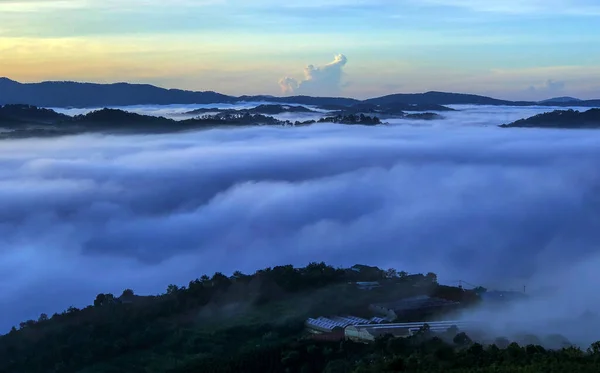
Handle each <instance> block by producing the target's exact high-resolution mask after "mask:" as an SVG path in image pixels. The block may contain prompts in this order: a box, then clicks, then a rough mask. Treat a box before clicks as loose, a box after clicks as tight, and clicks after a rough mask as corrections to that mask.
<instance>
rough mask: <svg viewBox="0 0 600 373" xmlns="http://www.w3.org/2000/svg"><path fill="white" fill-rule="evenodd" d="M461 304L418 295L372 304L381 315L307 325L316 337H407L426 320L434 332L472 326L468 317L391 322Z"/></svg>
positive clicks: (314, 321) (313, 321) (313, 320)
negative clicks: (453, 319)
mask: <svg viewBox="0 0 600 373" xmlns="http://www.w3.org/2000/svg"><path fill="white" fill-rule="evenodd" d="M458 305H459V303H458V302H452V301H448V300H445V299H440V298H433V297H428V296H419V297H412V298H406V299H402V300H400V301H397V302H391V303H380V304H372V305H370V306H369V310H371V312H373V313H375V314H378V315H379V316H375V317H372V318H370V319H367V318H361V317H356V316H335V317H329V318H328V317H318V318H310V319H308V320H307V321H306V323H305V325H306V330H307V332H309V333H310V334H311V336H312V338H313V339H317V340H344V339H349V340H353V341H357V342H371V341H374V340H375V339H376V338H377V337H381V336H384V335H388V334H391V335H393V336H395V337H408V336H411V335H413V334H414V333H416V332H418V331H419V330H420V329H421V328H423V327H424V325H425V324H427V325H428V326H429V330H431V331H434V332H445V331H447V330H448V329H450V328H452V327H455V328H457V329H458V330H466V329H469V328H471V327H473V326H474V324H473V323H470V322H466V321H431V322H424V321H417V322H403V323H393V322H391V321H393V320H396V319H399V318H401V319H410V318H412V317H416V316H417V315H421V316H422V315H427V314H428V313H431V314H433V313H435V312H445V311H450V310H453V309H455V307H457V306H458Z"/></svg>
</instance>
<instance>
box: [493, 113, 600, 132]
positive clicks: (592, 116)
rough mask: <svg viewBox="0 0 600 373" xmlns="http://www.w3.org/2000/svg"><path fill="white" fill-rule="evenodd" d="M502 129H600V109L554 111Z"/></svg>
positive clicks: (519, 121) (506, 125)
mask: <svg viewBox="0 0 600 373" xmlns="http://www.w3.org/2000/svg"><path fill="white" fill-rule="evenodd" d="M500 127H503V128H510V127H532V128H534V127H539V128H598V127H600V109H590V110H587V111H582V112H581V111H578V110H573V109H569V110H554V111H552V112H549V113H542V114H538V115H534V116H532V117H529V118H525V119H519V120H517V121H516V122H513V123H510V124H502V125H500Z"/></svg>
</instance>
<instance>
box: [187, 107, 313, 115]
mask: <svg viewBox="0 0 600 373" xmlns="http://www.w3.org/2000/svg"><path fill="white" fill-rule="evenodd" d="M213 112H221V113H223V112H230V113H252V114H268V115H273V114H282V113H316V111H314V110H310V109H309V108H307V107H304V106H288V105H258V106H257V107H253V108H250V109H229V110H223V109H217V108H200V109H195V110H191V111H188V112H186V113H185V114H203V113H213Z"/></svg>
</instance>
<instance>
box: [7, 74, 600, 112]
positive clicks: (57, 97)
mask: <svg viewBox="0 0 600 373" xmlns="http://www.w3.org/2000/svg"><path fill="white" fill-rule="evenodd" d="M243 101H257V102H274V103H294V104H302V105H312V106H325V105H341V106H351V105H354V104H357V103H366V104H376V105H386V104H398V103H401V104H411V105H418V104H420V105H461V104H476V105H510V106H540V105H541V106H583V107H600V99H594V100H581V101H568V100H566V101H565V100H560V101H556V100H554V99H549V100H544V101H539V102H535V101H510V100H501V99H496V98H492V97H487V96H481V95H474V94H467V93H453V92H439V91H428V92H424V93H395V94H391V95H385V96H381V97H374V98H369V99H366V100H358V99H355V98H347V97H313V96H304V95H297V96H285V97H283V96H272V95H243V96H231V95H225V94H222V93H218V92H215V91H190V90H182V89H173V88H170V89H168V88H161V87H157V86H154V85H151V84H138V83H127V82H117V83H107V84H103V83H89V82H74V81H43V82H38V83H21V82H18V81H15V80H12V79H10V78H8V77H0V105H6V104H27V105H34V106H38V107H78V108H90V107H103V106H104V107H106V106H131V105H170V104H198V105H199V104H215V103H235V102H243Z"/></svg>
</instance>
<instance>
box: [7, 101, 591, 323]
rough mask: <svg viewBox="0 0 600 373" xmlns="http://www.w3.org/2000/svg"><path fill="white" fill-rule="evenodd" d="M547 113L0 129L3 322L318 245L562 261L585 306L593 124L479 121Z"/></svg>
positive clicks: (414, 267) (471, 269)
mask: <svg viewBox="0 0 600 373" xmlns="http://www.w3.org/2000/svg"><path fill="white" fill-rule="evenodd" d="M542 110H544V109H540V108H510V109H502V108H489V107H482V108H466V109H464V110H462V111H459V112H456V113H449V114H448V115H447V116H448V119H446V120H444V121H440V122H432V123H430V124H429V125H424V124H421V125H420V126H416V127H413V126H401V125H392V126H383V127H376V128H367V127H348V126H341V125H340V126H337V125H317V126H311V127H303V128H297V129H285V128H266V127H257V128H241V129H235V130H207V131H201V132H193V133H186V134H173V135H157V136H131V137H130V136H123V137H110V136H109V137H102V136H78V137H75V138H60V139H39V140H18V141H4V142H2V147H0V204H1V205H2V209H0V294H2V296H1V297H0V309H2V310H3V312H2V315H3V317H2V320H1V322H0V330H6V329H7V328H8V327H10V326H11V325H13V324H16V323H18V322H19V321H22V320H24V319H28V318H36V317H37V316H38V315H39V314H40V313H42V312H46V313H48V314H51V313H53V312H56V311H61V310H64V309H66V308H67V307H68V306H70V305H75V306H77V307H81V306H84V305H87V304H90V303H91V302H92V301H93V299H94V298H95V295H96V294H97V293H100V292H112V293H120V292H121V291H122V290H123V289H125V288H132V289H134V290H135V291H136V292H137V293H140V294H156V293H159V292H163V291H164V289H165V288H166V285H167V284H169V283H177V284H187V282H188V281H189V280H191V279H194V278H197V277H199V276H200V275H202V274H204V273H207V274H212V273H214V272H215V271H223V272H225V273H232V272H233V271H234V270H238V269H239V270H242V271H245V272H253V271H254V270H256V269H258V268H262V267H266V266H273V265H278V264H287V263H291V264H294V265H305V264H307V263H308V262H310V261H321V260H324V261H327V262H329V263H331V264H333V265H343V266H349V265H353V264H355V263H365V264H372V265H379V266H382V267H386V268H387V267H395V268H398V269H399V270H407V271H409V272H422V271H434V272H437V273H438V274H439V277H440V279H441V281H442V282H444V281H451V280H455V279H463V280H466V281H469V282H471V283H476V284H481V285H484V286H487V287H490V288H493V287H496V288H507V287H514V286H519V287H520V286H521V285H523V284H524V283H527V285H528V289H531V290H532V291H533V290H534V288H535V287H536V286H542V285H545V284H546V283H547V282H548V280H547V278H552V276H561V275H562V274H564V273H568V274H569V275H570V276H571V279H570V280H569V281H568V282H567V283H566V284H565V285H566V286H569V287H570V286H573V284H576V283H579V284H580V285H579V286H580V287H581V288H582V291H581V296H580V295H579V294H580V293H577V292H570V291H569V290H568V289H569V288H567V290H565V291H564V292H563V293H561V294H570V295H571V296H572V297H576V298H577V299H576V300H577V301H571V303H572V304H573V305H577V307H575V306H574V307H575V308H577V309H583V308H585V307H586V306H590V305H593V304H594V303H591V301H588V300H587V295H586V294H589V293H590V292H591V290H589V291H588V290H586V289H593V288H595V287H597V286H598V283H599V280H600V277H598V276H597V275H596V274H595V272H591V271H581V272H579V271H578V268H580V267H579V266H580V263H581V262H582V261H586V262H587V263H588V267H589V268H591V266H592V265H598V264H600V257H599V256H598V253H597V242H598V241H599V240H600V232H598V229H597V227H598V225H599V224H600V220H599V218H600V207H599V204H600V201H599V200H598V197H597V196H598V187H599V186H600V174H598V172H597V164H598V161H599V160H600V149H598V147H597V143H598V136H600V133H599V132H594V131H558V130H557V131H554V130H549V131H542V130H539V131H538V130H526V129H525V130H518V129H515V130H513V129H499V128H495V127H485V126H481V125H482V124H488V125H491V124H500V123H503V122H505V121H508V120H514V119H517V118H520V117H524V116H528V115H531V114H535V113H537V112H540V111H542ZM405 123H411V124H415V125H417V123H419V122H405ZM576 280H578V281H579V282H577V281H576ZM558 285H560V284H558ZM584 290H585V291H584ZM584 295H585V296H584ZM566 300H567V298H565V296H563V295H560V294H559V295H558V296H557V298H555V301H566ZM539 317H542V315H539Z"/></svg>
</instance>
